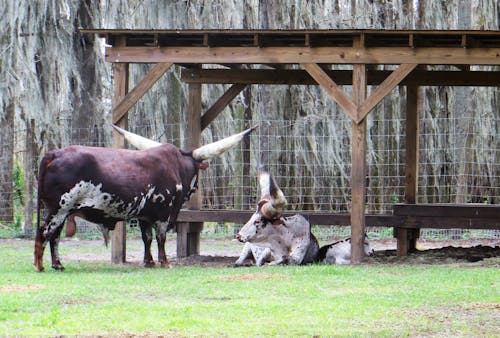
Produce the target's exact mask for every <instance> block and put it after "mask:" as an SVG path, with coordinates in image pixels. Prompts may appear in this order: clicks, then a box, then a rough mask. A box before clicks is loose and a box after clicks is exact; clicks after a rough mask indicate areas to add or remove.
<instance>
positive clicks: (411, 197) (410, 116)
mask: <svg viewBox="0 0 500 338" xmlns="http://www.w3.org/2000/svg"><path fill="white" fill-rule="evenodd" d="M418 130H419V125H418V86H417V85H416V84H411V85H408V86H407V87H406V167H405V168H406V169H405V171H406V178H405V203H407V204H415V203H416V202H417V194H418V135H419V132H418ZM394 231H395V233H394V235H395V237H396V238H397V255H398V256H406V255H407V254H408V252H411V251H415V249H416V244H417V238H418V237H419V232H420V231H419V229H406V228H395V229H394Z"/></svg>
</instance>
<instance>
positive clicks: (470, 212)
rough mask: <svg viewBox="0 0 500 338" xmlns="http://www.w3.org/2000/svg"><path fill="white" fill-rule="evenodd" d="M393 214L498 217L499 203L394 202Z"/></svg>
mask: <svg viewBox="0 0 500 338" xmlns="http://www.w3.org/2000/svg"><path fill="white" fill-rule="evenodd" d="M393 212H394V215H397V216H414V217H427V216H433V217H456V218H491V219H496V218H498V219H500V204H473V203H470V204H469V203H467V204H395V205H394V206H393Z"/></svg>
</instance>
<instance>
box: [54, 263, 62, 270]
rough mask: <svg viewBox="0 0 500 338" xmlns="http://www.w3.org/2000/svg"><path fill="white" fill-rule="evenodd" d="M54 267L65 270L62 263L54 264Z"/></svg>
mask: <svg viewBox="0 0 500 338" xmlns="http://www.w3.org/2000/svg"><path fill="white" fill-rule="evenodd" d="M52 269H54V270H57V271H64V266H62V264H60V263H59V264H52Z"/></svg>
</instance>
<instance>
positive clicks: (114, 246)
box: [111, 39, 129, 264]
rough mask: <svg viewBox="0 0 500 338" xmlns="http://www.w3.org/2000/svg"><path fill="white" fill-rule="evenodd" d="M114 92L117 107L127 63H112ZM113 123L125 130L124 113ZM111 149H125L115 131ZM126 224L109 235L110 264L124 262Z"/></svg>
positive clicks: (123, 91)
mask: <svg viewBox="0 0 500 338" xmlns="http://www.w3.org/2000/svg"><path fill="white" fill-rule="evenodd" d="M116 43H117V44H119V45H120V44H122V45H124V44H125V39H120V40H119V41H117V42H116ZM113 74H114V90H113V105H117V104H118V102H120V101H122V100H123V98H124V97H125V95H126V94H127V92H128V77H129V65H128V63H114V64H113ZM113 123H114V124H116V125H118V126H119V127H121V128H123V129H127V125H128V118H127V115H126V113H125V114H124V115H121V116H117V115H116V114H115V113H114V112H113ZM113 147H115V148H125V140H124V139H123V137H122V136H121V135H119V134H118V133H117V132H116V131H113ZM126 236H127V232H126V223H125V222H117V223H116V225H115V229H114V230H113V232H112V233H111V262H113V263H114V264H122V263H125V261H126Z"/></svg>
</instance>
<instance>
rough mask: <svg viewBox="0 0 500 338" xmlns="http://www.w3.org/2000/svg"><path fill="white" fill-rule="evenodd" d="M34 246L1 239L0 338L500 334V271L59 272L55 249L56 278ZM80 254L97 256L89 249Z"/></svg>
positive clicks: (91, 267)
mask: <svg viewBox="0 0 500 338" xmlns="http://www.w3.org/2000/svg"><path fill="white" fill-rule="evenodd" d="M64 244H65V243H63V244H62V245H61V250H63V247H64ZM32 245H33V243H32V242H31V241H25V240H10V241H0V257H1V261H0V336H56V335H57V336H59V335H64V336H68V335H69V336H71V335H86V336H95V335H142V336H147V335H153V336H156V335H173V336H177V335H179V336H238V337H239V336H313V335H319V336H360V337H366V336H377V337H378V336H383V337H386V336H387V337H394V336H398V337H400V336H436V335H438V336H450V337H457V336H458V337H460V336H461V337H471V336H481V337H495V336H496V335H497V334H498V332H499V330H500V325H499V320H498V319H499V315H500V291H499V290H500V285H499V281H500V273H499V270H498V269H497V268H486V267H449V266H358V267H337V266H325V265H312V266H302V267H291V266H279V267H262V268H255V267H252V268H239V269H232V268H201V267H174V268H173V269H160V268H155V269H145V268H140V267H132V266H126V267H123V266H121V267H120V266H113V265H111V264H109V263H106V262H95V263H94V262H79V261H77V260H72V261H63V263H65V266H66V270H65V271H64V272H56V271H52V270H51V269H50V267H49V264H48V256H49V252H48V250H47V252H46V253H45V256H46V257H45V258H46V268H47V272H45V273H36V272H34V269H33V266H32V249H33V247H32ZM71 250H72V252H71V254H75V253H78V252H81V253H82V254H85V253H86V252H88V246H86V245H85V243H82V245H72V246H71ZM103 250H105V249H103ZM108 250H109V249H108ZM63 259H64V253H63Z"/></svg>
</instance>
